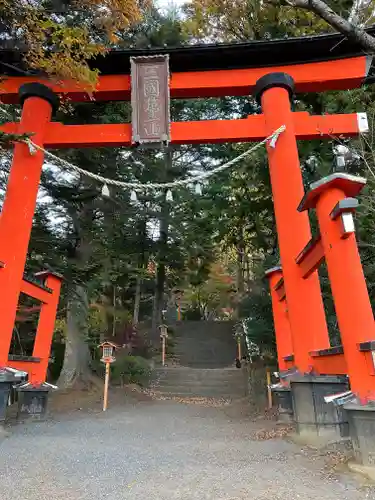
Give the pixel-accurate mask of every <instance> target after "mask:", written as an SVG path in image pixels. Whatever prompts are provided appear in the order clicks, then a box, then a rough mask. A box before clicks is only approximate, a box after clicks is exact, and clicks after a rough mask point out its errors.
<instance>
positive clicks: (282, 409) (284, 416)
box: [272, 387, 294, 423]
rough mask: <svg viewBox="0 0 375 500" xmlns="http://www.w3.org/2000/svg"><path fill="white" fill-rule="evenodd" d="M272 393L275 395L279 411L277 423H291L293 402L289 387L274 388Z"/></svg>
mask: <svg viewBox="0 0 375 500" xmlns="http://www.w3.org/2000/svg"><path fill="white" fill-rule="evenodd" d="M272 393H273V394H274V395H275V399H276V404H277V408H278V410H279V415H278V421H279V422H282V423H290V422H293V421H294V418H293V401H292V391H291V389H290V387H274V388H273V389H272Z"/></svg>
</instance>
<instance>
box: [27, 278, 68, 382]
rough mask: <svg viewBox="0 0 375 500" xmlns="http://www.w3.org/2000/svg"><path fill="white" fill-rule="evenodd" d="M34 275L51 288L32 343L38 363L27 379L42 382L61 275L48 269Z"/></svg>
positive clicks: (53, 324)
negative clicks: (43, 279)
mask: <svg viewBox="0 0 375 500" xmlns="http://www.w3.org/2000/svg"><path fill="white" fill-rule="evenodd" d="M36 276H37V277H40V278H45V281H44V284H45V286H46V287H48V288H50V289H51V290H52V293H51V295H50V298H49V300H48V302H47V303H46V304H42V307H41V311H40V315H39V322H38V329H37V332H36V337H35V343H34V350H33V356H34V357H35V358H39V359H40V363H38V364H37V366H36V368H35V369H34V373H33V374H32V375H31V376H30V377H29V381H30V382H32V383H42V382H44V381H45V380H46V376H47V369H48V361H49V357H50V352H51V344H52V337H53V332H54V327H55V319H56V312H57V307H58V305H59V298H60V289H61V280H62V277H61V276H60V275H58V274H54V273H52V272H49V271H43V272H40V273H37V274H36Z"/></svg>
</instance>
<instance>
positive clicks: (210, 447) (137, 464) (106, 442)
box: [0, 401, 375, 500]
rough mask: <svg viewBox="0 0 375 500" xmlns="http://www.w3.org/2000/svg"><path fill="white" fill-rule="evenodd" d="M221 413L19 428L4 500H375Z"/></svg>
mask: <svg viewBox="0 0 375 500" xmlns="http://www.w3.org/2000/svg"><path fill="white" fill-rule="evenodd" d="M252 425H254V424H252V423H251V422H249V421H247V420H246V419H233V418H230V417H228V415H227V414H226V413H225V411H223V409H221V408H203V407H199V406H193V405H183V404H177V403H172V402H167V401H159V402H158V401H150V402H142V403H137V404H136V405H129V406H125V407H123V408H122V409H120V408H113V409H110V410H109V411H108V412H107V413H106V414H91V415H90V414H78V415H75V416H70V417H69V416H64V417H61V420H60V421H48V422H44V423H37V424H30V425H27V426H18V427H15V428H14V429H13V430H12V434H11V436H10V437H8V438H6V439H4V440H3V441H2V442H0V499H1V500H51V499H54V500H84V499H85V500H86V499H87V500H102V499H108V500H127V499H132V500H134V499H140V500H172V499H178V500H179V499H181V500H192V499H197V500H242V499H246V500H297V499H301V500H310V499H312V498H316V499H319V500H365V499H366V498H368V499H371V500H375V490H374V489H372V488H368V487H366V486H361V484H360V482H357V480H356V479H355V478H354V477H353V476H351V475H349V474H348V475H343V476H329V475H327V474H325V473H323V472H322V471H323V468H324V461H323V459H322V458H316V457H315V459H314V460H313V459H312V458H311V457H310V458H309V457H308V456H306V454H304V453H303V452H302V451H301V449H300V448H299V447H298V446H296V445H294V444H291V443H288V442H286V441H283V440H269V441H253V440H251V439H250V438H249V435H250V433H251V430H252Z"/></svg>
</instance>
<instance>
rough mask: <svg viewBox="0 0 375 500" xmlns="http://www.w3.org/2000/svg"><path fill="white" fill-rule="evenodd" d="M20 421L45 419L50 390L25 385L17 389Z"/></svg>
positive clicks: (18, 417)
mask: <svg viewBox="0 0 375 500" xmlns="http://www.w3.org/2000/svg"><path fill="white" fill-rule="evenodd" d="M17 392H18V413H17V419H18V420H19V421H25V420H43V419H44V418H45V417H46V415H47V403H48V394H49V390H48V389H45V388H35V387H25V388H19V389H17Z"/></svg>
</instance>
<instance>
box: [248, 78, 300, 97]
mask: <svg viewBox="0 0 375 500" xmlns="http://www.w3.org/2000/svg"><path fill="white" fill-rule="evenodd" d="M273 87H279V88H283V89H286V90H287V91H288V92H289V97H290V99H292V97H293V94H294V88H295V86H294V80H293V78H292V77H291V76H290V75H288V74H287V73H270V74H268V75H264V76H262V77H261V78H259V80H258V81H257V82H256V84H255V89H254V97H255V99H256V100H257V102H258V104H260V101H261V98H262V94H263V92H265V91H266V90H269V89H272V88H273Z"/></svg>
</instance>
